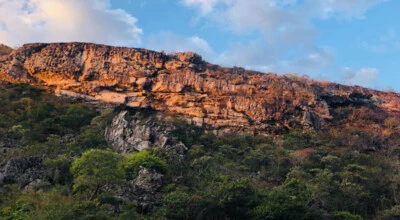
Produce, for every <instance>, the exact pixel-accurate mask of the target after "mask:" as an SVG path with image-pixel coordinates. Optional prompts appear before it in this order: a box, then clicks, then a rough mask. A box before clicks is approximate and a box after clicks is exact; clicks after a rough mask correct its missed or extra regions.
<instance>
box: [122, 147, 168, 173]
mask: <svg viewBox="0 0 400 220" xmlns="http://www.w3.org/2000/svg"><path fill="white" fill-rule="evenodd" d="M141 167H146V168H151V169H154V170H156V171H158V172H160V173H163V174H164V173H166V172H167V168H168V165H167V163H165V161H164V160H162V159H161V158H159V157H158V156H156V155H154V154H152V152H151V151H150V150H146V149H145V150H142V151H140V152H137V153H132V154H129V155H128V156H127V157H126V159H125V161H124V162H123V163H122V168H123V170H125V173H126V176H127V178H128V179H132V178H134V177H136V176H137V174H138V172H139V170H140V168H141Z"/></svg>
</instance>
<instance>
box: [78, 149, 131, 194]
mask: <svg viewBox="0 0 400 220" xmlns="http://www.w3.org/2000/svg"><path fill="white" fill-rule="evenodd" d="M121 160H122V156H120V155H118V154H116V153H114V152H112V151H109V150H100V149H91V150H88V151H86V152H85V153H83V154H82V156H81V157H80V158H78V159H76V160H75V161H74V162H73V163H72V166H71V173H72V175H73V177H74V190H75V191H78V192H82V191H86V190H88V191H89V192H90V194H91V195H90V198H89V200H92V199H94V198H95V197H96V196H97V194H98V193H99V191H100V190H101V189H102V188H103V187H104V186H106V185H112V184H117V183H119V182H121V181H122V180H123V177H124V176H123V172H122V170H120V169H118V165H119V163H120V161H121Z"/></svg>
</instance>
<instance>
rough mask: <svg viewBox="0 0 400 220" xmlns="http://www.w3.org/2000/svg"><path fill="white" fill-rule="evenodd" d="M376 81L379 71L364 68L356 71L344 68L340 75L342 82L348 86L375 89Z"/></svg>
mask: <svg viewBox="0 0 400 220" xmlns="http://www.w3.org/2000/svg"><path fill="white" fill-rule="evenodd" d="M378 79H379V70H378V69H376V68H371V67H364V68H361V69H359V70H356V71H355V70H352V69H351V68H348V67H346V68H345V69H344V71H343V73H342V81H343V82H344V83H346V84H349V85H360V86H366V87H376V86H377V83H378Z"/></svg>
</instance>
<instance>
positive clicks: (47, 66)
mask: <svg viewBox="0 0 400 220" xmlns="http://www.w3.org/2000/svg"><path fill="white" fill-rule="evenodd" d="M0 80H1V81H5V82H10V83H29V84H33V85H37V86H41V87H45V88H47V89H49V90H53V91H54V92H55V93H56V94H58V95H66V96H73V97H78V98H84V99H87V100H90V101H101V102H107V103H111V104H115V105H126V106H130V107H134V108H151V109H154V110H157V111H159V112H162V113H165V114H174V115H180V116H181V117H182V118H184V119H186V120H187V121H189V122H190V123H192V124H195V125H198V126H202V127H204V128H205V129H206V130H210V131H213V132H214V133H216V134H219V135H223V134H228V133H242V132H248V133H251V134H270V133H275V134H280V133H285V132H287V131H288V130H290V129H295V128H301V129H309V130H318V129H322V128H324V127H325V126H326V125H328V124H329V123H330V122H331V121H333V120H335V118H334V117H333V116H332V115H331V114H332V109H334V108H337V107H340V106H349V105H352V106H360V105H366V106H369V107H370V108H371V109H377V110H379V111H380V112H381V113H384V114H385V116H387V117H388V116H394V117H399V112H400V95H399V94H397V93H393V92H380V91H375V90H371V89H366V88H361V87H357V86H355V87H351V86H344V85H339V84H334V83H326V82H317V81H313V80H309V79H306V78H304V77H298V76H296V75H286V76H278V75H276V74H271V73H268V74H263V73H259V72H254V71H247V70H244V69H243V68H237V67H234V68H224V67H220V66H216V65H212V64H210V63H207V62H206V61H204V60H202V58H201V57H200V56H199V55H197V54H194V53H191V52H188V53H176V54H169V55H167V54H164V53H159V52H155V51H150V50H145V49H135V48H124V47H111V46H105V45H97V44H90V43H52V44H42V43H35V44H27V45H24V46H22V47H21V48H19V49H16V50H13V51H11V52H10V53H5V54H0Z"/></svg>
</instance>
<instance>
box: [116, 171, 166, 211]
mask: <svg viewBox="0 0 400 220" xmlns="http://www.w3.org/2000/svg"><path fill="white" fill-rule="evenodd" d="M162 177H163V175H162V174H160V173H158V172H156V171H155V170H153V169H148V168H145V167H143V168H142V169H140V170H139V173H138V176H137V177H136V178H135V179H134V180H131V181H129V182H128V184H127V185H126V186H125V187H124V188H123V191H122V195H121V198H122V199H124V200H128V201H131V202H134V203H135V205H136V207H137V209H138V211H139V212H141V213H143V212H149V211H153V209H154V208H156V207H157V206H159V205H160V204H161V198H162V194H161V193H160V192H159V189H160V188H161V186H162Z"/></svg>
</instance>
